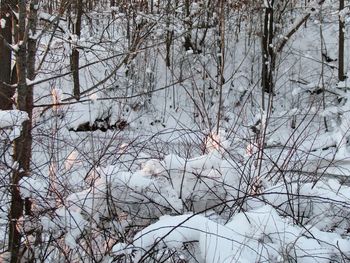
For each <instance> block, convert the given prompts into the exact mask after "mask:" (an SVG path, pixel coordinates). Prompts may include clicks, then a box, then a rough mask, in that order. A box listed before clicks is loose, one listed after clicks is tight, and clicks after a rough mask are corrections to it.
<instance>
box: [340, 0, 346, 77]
mask: <svg viewBox="0 0 350 263" xmlns="http://www.w3.org/2000/svg"><path fill="white" fill-rule="evenodd" d="M343 9H344V0H339V12H341V11H342V10H343ZM344 31H345V23H344V18H343V17H341V15H340V14H339V46H338V61H339V65H338V79H339V81H344V80H345V79H346V76H345V72H344Z"/></svg>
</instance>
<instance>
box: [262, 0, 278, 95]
mask: <svg viewBox="0 0 350 263" xmlns="http://www.w3.org/2000/svg"><path fill="white" fill-rule="evenodd" d="M264 9H265V12H264V26H263V35H262V72H261V85H262V89H263V91H264V92H266V93H273V72H274V68H275V52H274V49H273V45H272V44H273V34H274V32H273V31H274V30H273V23H274V21H273V15H274V14H273V1H272V2H271V3H270V6H269V7H265V8H264Z"/></svg>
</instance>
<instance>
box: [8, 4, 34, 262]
mask: <svg viewBox="0 0 350 263" xmlns="http://www.w3.org/2000/svg"><path fill="white" fill-rule="evenodd" d="M37 6H38V0H33V1H32V2H31V4H30V12H29V16H28V25H27V26H28V28H26V19H27V9H26V0H19V1H18V14H19V15H18V23H17V29H18V32H17V37H18V52H17V54H16V72H17V74H16V76H17V94H18V95H17V109H19V110H21V111H25V112H27V114H28V117H29V119H28V120H27V121H25V122H23V124H22V130H21V134H20V136H19V137H18V138H17V139H16V140H15V142H14V154H13V158H14V161H15V162H17V164H18V167H16V169H14V172H13V175H12V180H11V206H10V214H9V217H10V227H9V250H10V252H11V263H17V262H19V261H20V259H21V257H22V252H21V246H22V244H21V239H22V232H21V228H20V227H18V220H19V219H20V218H21V217H22V216H23V208H24V207H25V212H26V214H27V215H30V214H31V202H30V200H29V199H26V200H23V199H22V197H21V195H20V190H19V181H20V180H21V178H23V177H24V176H29V175H30V162H31V152H32V134H31V130H32V111H33V87H32V86H28V85H27V79H30V80H33V79H34V77H35V54H36V38H35V30H36V25H37ZM27 262H30V260H29V259H27Z"/></svg>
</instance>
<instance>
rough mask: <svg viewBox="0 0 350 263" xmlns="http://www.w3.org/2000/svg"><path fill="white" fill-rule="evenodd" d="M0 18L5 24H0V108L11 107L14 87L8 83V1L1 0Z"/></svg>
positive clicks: (9, 12) (9, 17) (9, 69)
mask: <svg viewBox="0 0 350 263" xmlns="http://www.w3.org/2000/svg"><path fill="white" fill-rule="evenodd" d="M0 9H1V12H0V20H2V21H3V22H4V23H5V25H4V27H2V26H0V61H1V67H0V109H2V110H10V109H12V104H13V103H12V96H13V95H14V92H15V91H14V89H13V88H11V87H10V86H9V85H8V84H10V83H11V55H12V54H11V53H12V52H11V49H10V48H9V45H10V44H11V43H12V15H11V10H10V1H9V0H2V1H1V3H0Z"/></svg>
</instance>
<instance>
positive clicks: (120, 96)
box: [0, 0, 350, 263]
mask: <svg viewBox="0 0 350 263" xmlns="http://www.w3.org/2000/svg"><path fill="white" fill-rule="evenodd" d="M197 2H200V1H197ZM204 2H206V3H207V2H210V1H204ZM265 2H267V1H265ZM311 2H312V3H313V1H311ZM335 2H336V1H332V0H327V1H326V2H325V4H324V5H323V7H322V10H320V9H319V8H318V7H317V5H315V6H316V7H317V10H313V11H312V12H310V11H309V9H308V8H301V7H299V6H298V5H297V7H296V8H295V9H293V10H288V11H285V13H284V17H283V19H282V20H281V21H280V23H279V24H278V25H277V26H276V32H278V35H277V36H276V37H275V39H274V44H275V45H277V44H278V43H279V42H280V41H281V40H283V39H284V36H285V34H286V33H287V32H289V28H290V27H291V26H293V25H295V24H296V22H298V21H299V20H298V19H300V17H303V16H304V15H305V13H307V12H310V18H309V20H308V21H307V23H306V24H305V25H303V26H302V27H300V28H299V30H298V31H297V32H296V33H294V34H293V36H292V37H291V39H289V40H288V41H287V44H286V46H285V47H284V49H283V51H282V52H280V53H278V55H277V57H276V71H275V72H274V76H273V77H274V81H275V92H274V94H267V93H265V94H264V97H263V93H262V91H261V86H260V80H261V43H260V42H261V38H260V35H259V34H261V32H260V31H261V28H260V23H261V20H260V19H261V18H260V17H259V16H258V15H254V9H252V10H250V11H251V12H246V11H244V8H242V9H240V10H231V11H230V13H228V15H227V16H226V20H225V23H226V24H225V36H224V42H225V45H224V46H225V50H224V52H223V51H222V50H220V46H218V42H219V40H218V29H217V27H208V28H207V30H206V29H205V28H202V27H201V26H200V25H201V23H202V22H203V21H202V20H204V21H206V19H205V18H206V15H205V13H206V11H200V10H201V9H200V5H199V4H197V3H193V4H192V7H191V16H192V18H191V19H193V26H194V27H196V26H198V28H196V29H193V30H192V36H191V37H192V38H191V39H192V41H193V42H194V43H195V46H196V48H197V49H198V50H187V51H186V50H185V49H184V46H183V42H184V36H185V34H186V26H187V24H186V23H184V21H183V19H181V14H182V8H180V7H178V8H177V9H175V11H174V14H173V15H170V16H169V17H167V16H166V15H164V14H162V13H156V12H155V13H154V14H149V13H143V12H140V13H138V14H137V15H136V16H135V17H134V18H133V20H132V19H131V18H130V17H128V15H127V14H125V13H123V12H119V11H118V8H115V9H113V10H108V8H103V7H102V9H103V13H102V11H101V10H96V11H95V12H91V13H90V16H89V19H86V20H84V22H83V27H82V36H81V38H80V39H76V36H74V35H72V34H71V32H70V30H69V29H68V24H67V23H66V22H65V21H64V20H61V21H60V23H59V25H60V30H58V31H57V32H55V35H54V36H53V38H52V39H51V35H50V34H49V33H50V32H47V33H45V34H43V35H42V36H41V38H40V45H39V51H38V61H39V62H38V63H40V59H44V61H43V63H42V68H41V69H40V71H39V74H38V76H37V77H36V80H34V81H33V83H37V84H36V85H35V89H34V93H35V99H34V101H35V105H34V106H35V107H34V116H33V126H34V128H33V132H32V134H33V156H32V167H33V170H32V174H31V176H30V177H25V178H23V179H22V180H21V185H20V187H21V194H22V196H23V197H28V198H31V199H32V200H33V212H34V216H33V217H32V218H29V217H28V218H24V219H25V220H23V222H24V223H23V225H21V226H19V227H21V229H22V230H23V231H24V230H25V229H27V228H29V229H30V228H31V227H32V228H33V226H35V228H36V229H40V231H39V232H40V235H41V243H40V245H38V246H36V247H35V249H34V251H35V253H36V254H37V257H38V260H39V261H40V260H42V261H43V260H44V261H43V262H63V261H65V262H207V263H212V262H213V263H214V262H220V263H221V262H242V263H243V262H247V263H251V262H252V263H253V262H276V263H277V262H307V263H308V262H350V235H349V231H350V202H349V201H350V181H349V180H348V176H349V174H350V173H349V170H350V152H349V146H348V138H349V129H350V123H349V119H350V116H349V112H350V111H349V109H350V101H349V95H348V90H349V80H348V79H347V80H345V81H344V82H339V81H338V80H337V66H338V65H337V61H335V60H334V61H329V62H327V61H325V58H324V56H325V55H327V57H328V59H329V58H334V59H336V58H337V55H338V52H337V45H338V39H337V35H338V20H337V19H338V12H337V9H336V4H335ZM207 4H208V3H207ZM310 5H311V4H310ZM310 8H311V6H310ZM111 11H113V12H115V13H114V14H113V15H112V14H111ZM216 12H217V13H215V14H213V16H210V17H209V18H208V19H209V20H210V21H207V22H208V24H211V23H214V22H215V21H216V19H217V17H218V15H219V14H218V13H219V10H216ZM227 12H228V11H227ZM255 12H256V10H255ZM39 16H40V17H43V18H45V20H46V21H53V19H54V17H52V16H51V15H50V14H47V13H44V12H42V13H40V15H39ZM347 16H348V14H347V13H346V15H345V16H344V19H345V20H344V21H345V22H346V32H345V35H346V36H347V38H346V42H345V46H346V48H345V50H346V59H345V64H346V69H349V64H350V60H349V54H348V50H350V43H349V38H348V34H349V29H348V25H349V19H348V18H347ZM128 21H129V22H130V23H131V29H130V28H129V29H128V26H127V25H128ZM129 26H130V24H129ZM127 30H135V32H138V33H140V32H146V33H145V35H144V36H142V37H141V38H138V37H137V36H135V37H134V38H131V39H129V41H128V40H127V38H126V35H127ZM169 32H172V34H173V35H172V44H171V46H170V49H169V50H168V51H169V52H170V53H169V55H170V60H171V65H170V67H167V65H166V52H167V47H166V43H165V40H166V36H167V34H168V33H169ZM135 34H136V33H135ZM137 39H138V40H139V41H140V39H142V41H140V42H137ZM201 39H203V41H202V42H201V41H200V40H201ZM133 41H134V42H133ZM74 45H78V46H79V47H80V66H81V67H82V68H81V70H80V75H79V76H80V81H81V92H82V96H81V100H80V101H79V102H77V101H75V100H74V98H73V97H72V90H73V87H72V85H73V84H72V77H71V74H69V73H70V61H69V59H70V58H69V55H70V53H71V50H72V47H73V46H74ZM48 47H49V48H48ZM221 47H222V46H221ZM132 48H135V50H136V51H135V50H132V51H133V52H132V53H131V54H130V53H129V51H130V49H132ZM45 50H49V51H48V53H47V55H45V56H44V51H45ZM199 50H200V52H199ZM223 54H224V58H225V59H224V66H223V64H220V63H219V61H220V58H221V56H223ZM128 56H130V57H128ZM219 66H221V67H222V66H223V68H222V72H223V78H224V82H223V84H222V87H220V85H219V83H218V79H219V77H220V76H219V73H220V72H218V68H219ZM348 73H349V72H348ZM348 75H349V74H348ZM49 78H50V80H47V81H45V79H49ZM221 92H222V93H221ZM220 93H221V96H220ZM271 101H272V102H273V105H272V106H271V104H269V103H271ZM51 103H54V104H55V105H54V106H52V107H50V106H49V104H51ZM268 105H270V106H271V107H270V108H269V107H268ZM219 112H220V114H218V113H219ZM218 116H220V117H219V118H218ZM25 120H27V116H26V114H25V113H23V112H19V111H16V110H13V111H6V112H5V111H0V131H1V135H0V138H1V145H2V146H4V147H3V149H4V150H3V151H1V153H0V156H1V163H0V168H1V172H0V174H1V181H2V182H4V183H2V185H4V186H5V185H6V183H7V182H8V180H9V175H10V174H11V167H12V164H11V165H9V163H10V161H9V160H11V156H10V155H11V146H9V145H10V144H9V143H10V142H11V141H13V140H14V139H15V138H16V137H17V136H18V134H19V131H20V124H21V122H23V121H25ZM82 130H84V131H82ZM6 145H7V147H5V146H6ZM3 164H4V165H3ZM5 164H6V165H5ZM4 188H5V187H4ZM2 193H3V194H2V197H1V199H0V200H1V202H2V203H1V205H2V209H1V212H0V224H1V234H0V236H1V235H3V236H4V238H2V239H1V240H0V241H3V242H2V244H1V243H0V244H1V245H2V247H4V249H3V250H4V251H5V247H6V241H5V235H6V231H7V230H6V224H7V211H8V206H9V205H8V200H9V199H8V198H9V197H8V195H7V191H5V190H4V191H3V192H2ZM35 233H36V234H37V232H35ZM26 237H27V238H28V244H29V243H31V242H34V241H33V240H34V239H35V238H34V234H29V235H28V236H26ZM2 247H1V249H2ZM4 255H5V254H4ZM3 257H5V256H3ZM4 260H5V259H4Z"/></svg>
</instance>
